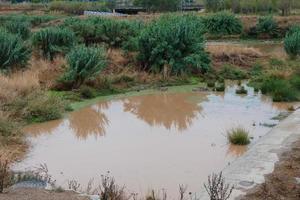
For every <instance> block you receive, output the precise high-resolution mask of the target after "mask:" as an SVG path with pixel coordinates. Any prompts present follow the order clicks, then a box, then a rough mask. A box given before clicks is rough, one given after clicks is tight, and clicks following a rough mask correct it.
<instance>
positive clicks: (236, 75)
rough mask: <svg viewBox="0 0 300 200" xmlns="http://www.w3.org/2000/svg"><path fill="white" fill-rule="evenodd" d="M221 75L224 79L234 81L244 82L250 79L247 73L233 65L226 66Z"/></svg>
mask: <svg viewBox="0 0 300 200" xmlns="http://www.w3.org/2000/svg"><path fill="white" fill-rule="evenodd" d="M219 75H220V76H221V77H223V78H224V79H232V80H242V79H246V78H247V77H248V74H247V72H246V71H244V70H241V69H239V68H237V67H235V66H232V65H224V67H223V68H222V69H221V70H220V72H219Z"/></svg>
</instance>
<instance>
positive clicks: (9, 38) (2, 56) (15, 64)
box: [0, 30, 31, 70]
mask: <svg viewBox="0 0 300 200" xmlns="http://www.w3.org/2000/svg"><path fill="white" fill-rule="evenodd" d="M30 54H31V51H30V48H29V47H27V46H26V45H25V43H24V42H23V41H22V40H21V39H20V38H19V37H18V36H16V35H13V34H10V33H7V32H6V31H3V30H0V70H12V69H13V68H22V67H25V66H26V64H27V62H28V60H29V58H30Z"/></svg>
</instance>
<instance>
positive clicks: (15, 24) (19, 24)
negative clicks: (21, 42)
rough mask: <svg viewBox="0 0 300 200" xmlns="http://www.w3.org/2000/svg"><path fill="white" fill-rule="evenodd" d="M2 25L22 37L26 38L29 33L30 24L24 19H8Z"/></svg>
mask: <svg viewBox="0 0 300 200" xmlns="http://www.w3.org/2000/svg"><path fill="white" fill-rule="evenodd" d="M4 27H5V29H6V30H7V31H8V32H10V33H13V34H17V35H19V36H20V37H21V38H22V39H27V38H28V37H29V35H30V24H29V23H28V22H26V21H25V22H23V21H19V20H14V21H8V22H6V23H5V24H4Z"/></svg>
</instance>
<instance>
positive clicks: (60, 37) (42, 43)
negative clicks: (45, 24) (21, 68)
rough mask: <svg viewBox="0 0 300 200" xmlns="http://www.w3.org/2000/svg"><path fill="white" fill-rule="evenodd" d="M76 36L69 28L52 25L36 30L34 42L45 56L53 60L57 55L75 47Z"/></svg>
mask: <svg viewBox="0 0 300 200" xmlns="http://www.w3.org/2000/svg"><path fill="white" fill-rule="evenodd" d="M75 38H76V37H75V34H74V33H73V32H72V31H71V30H69V29H61V28H54V27H51V28H45V29H42V30H40V31H38V32H36V33H35V34H34V35H33V37H32V44H33V46H34V47H35V48H36V49H37V50H38V51H40V52H41V54H42V56H43V57H44V58H46V59H49V60H51V61H52V60H53V59H54V57H55V55H57V54H64V53H67V52H68V51H69V50H70V49H71V47H73V45H74V43H75Z"/></svg>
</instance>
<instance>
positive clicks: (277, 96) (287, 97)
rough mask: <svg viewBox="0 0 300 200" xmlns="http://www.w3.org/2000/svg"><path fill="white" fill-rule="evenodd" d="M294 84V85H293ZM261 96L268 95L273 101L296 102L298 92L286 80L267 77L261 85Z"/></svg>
mask: <svg viewBox="0 0 300 200" xmlns="http://www.w3.org/2000/svg"><path fill="white" fill-rule="evenodd" d="M294 84H296V83H294ZM260 89H261V91H262V93H263V94H270V95H271V96H272V98H273V101H296V100H298V95H299V92H298V91H297V89H296V88H295V86H293V85H292V84H291V83H290V82H289V81H288V80H286V79H284V78H282V77H277V76H268V77H266V78H265V79H264V80H263V82H262V84H261V88H260Z"/></svg>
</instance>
